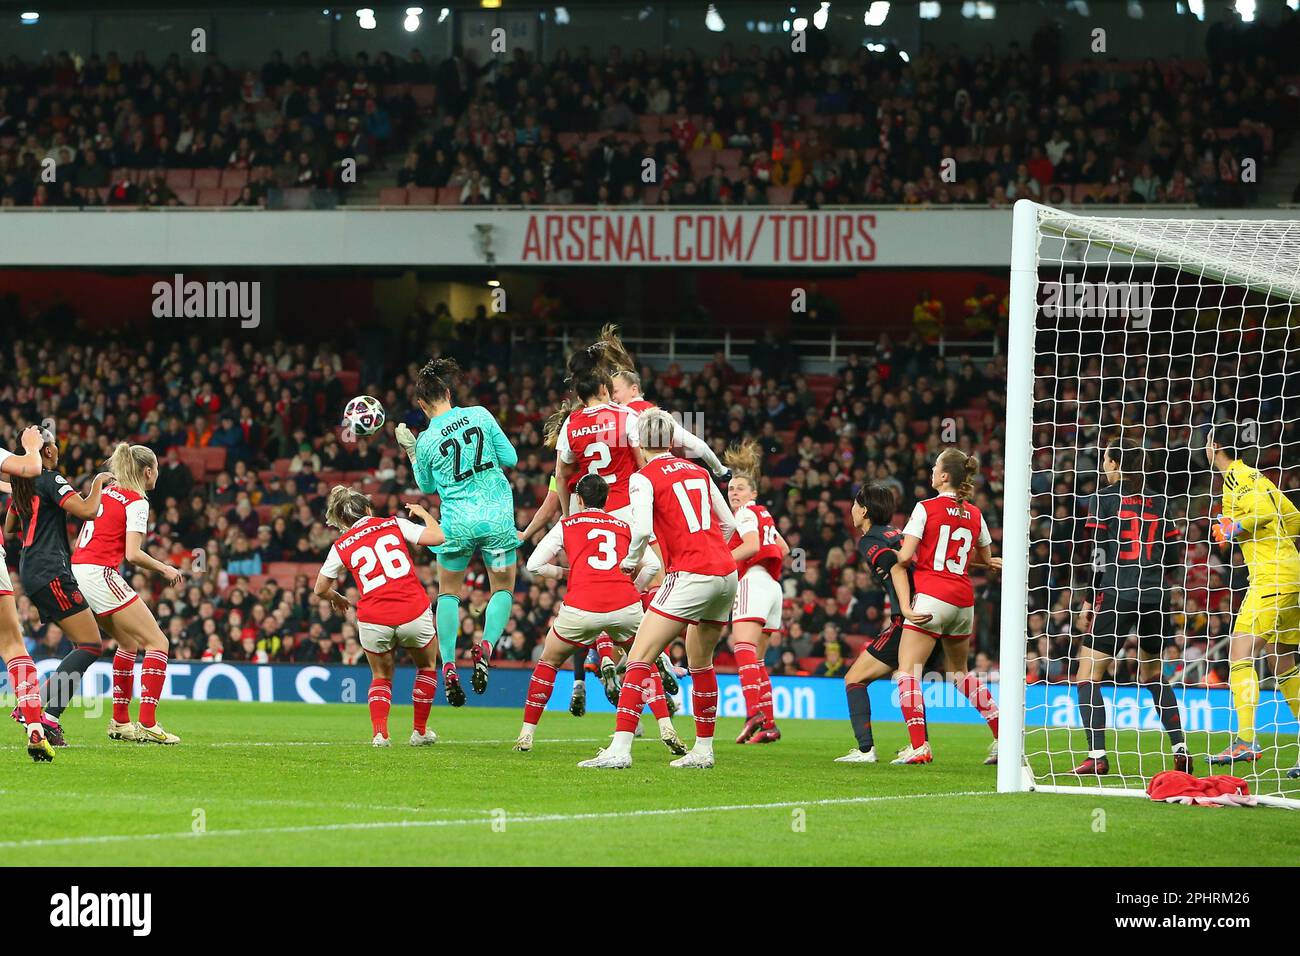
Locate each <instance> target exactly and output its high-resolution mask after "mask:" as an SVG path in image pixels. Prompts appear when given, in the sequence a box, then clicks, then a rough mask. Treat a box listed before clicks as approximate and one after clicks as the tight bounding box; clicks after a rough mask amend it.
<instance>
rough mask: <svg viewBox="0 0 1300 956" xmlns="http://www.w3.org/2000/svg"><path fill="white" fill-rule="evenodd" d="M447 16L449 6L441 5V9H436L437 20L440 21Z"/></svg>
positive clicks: (449, 11) (448, 14)
mask: <svg viewBox="0 0 1300 956" xmlns="http://www.w3.org/2000/svg"><path fill="white" fill-rule="evenodd" d="M449 16H451V7H443V8H442V9H441V10H439V11H438V22H439V23H442V22H443V21H444V20H446V19H447V18H448V17H449Z"/></svg>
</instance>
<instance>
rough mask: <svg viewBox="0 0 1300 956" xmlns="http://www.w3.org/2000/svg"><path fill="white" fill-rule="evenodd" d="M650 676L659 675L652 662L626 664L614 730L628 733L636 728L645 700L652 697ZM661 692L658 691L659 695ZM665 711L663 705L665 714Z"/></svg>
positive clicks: (652, 683) (652, 684)
mask: <svg viewBox="0 0 1300 956" xmlns="http://www.w3.org/2000/svg"><path fill="white" fill-rule="evenodd" d="M652 676H654V677H658V676H659V675H658V673H657V672H655V669H654V666H653V665H652V664H647V663H645V662H644V661H633V662H632V663H631V664H628V665H627V671H626V672H625V673H624V674H623V689H622V690H620V691H619V692H618V713H617V715H616V716H615V718H614V730H615V731H626V732H627V733H629V734H630V733H632V732H634V731H635V730H636V725H637V724H638V723H640V722H641V711H642V710H643V709H644V708H645V705H646V702H647V701H648V700H649V699H651V698H653V697H654V681H653V680H651V677H652ZM662 693H663V692H662V691H660V695H662ZM667 713H668V711H667V708H666V706H665V710H664V714H665V716H667Z"/></svg>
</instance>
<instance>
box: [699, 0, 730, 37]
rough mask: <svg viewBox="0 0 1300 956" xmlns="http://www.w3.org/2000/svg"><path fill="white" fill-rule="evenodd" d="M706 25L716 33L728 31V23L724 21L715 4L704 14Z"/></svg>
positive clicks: (710, 5)
mask: <svg viewBox="0 0 1300 956" xmlns="http://www.w3.org/2000/svg"><path fill="white" fill-rule="evenodd" d="M704 25H705V26H706V27H708V28H709V29H710V30H712V31H713V32H714V33H721V32H722V31H723V30H725V29H727V24H726V22H725V21H724V20H723V19H722V14H720V13H719V12H718V8H717V7H715V6H714V5H713V4H711V3H710V4H709V9H708V10H706V11H705V12H704Z"/></svg>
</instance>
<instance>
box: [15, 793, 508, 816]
mask: <svg viewBox="0 0 1300 956" xmlns="http://www.w3.org/2000/svg"><path fill="white" fill-rule="evenodd" d="M6 797H10V798H14V799H17V800H30V799H31V794H29V793H21V792H18V791H15V790H0V801H3V799H4V798H6ZM103 798H104V795H103V794H102V793H72V792H70V791H67V790H57V791H53V792H50V793H42V794H41V797H40V800H41V802H42V803H51V802H56V801H58V800H60V799H68V800H102V799H103ZM113 798H114V799H115V800H126V801H130V800H140V801H144V802H147V801H154V802H157V801H158V800H159V799H160V798H159V795H158V794H156V793H115V794H113ZM161 799H164V800H168V801H170V802H172V803H179V804H183V805H189V806H194V807H197V806H201V805H204V804H206V805H208V806H212V805H214V804H217V805H219V804H223V803H224V804H235V805H236V806H240V807H296V808H298V809H302V810H369V811H371V812H374V813H456V812H461V813H485V814H486V813H491V812H492V811H491V810H465V809H464V808H462V807H407V806H397V805H393V804H374V803H321V802H319V801H312V800H246V799H244V798H243V797H206V796H204V797H186V796H180V795H170V794H169V795H166V796H164V797H162V798H161Z"/></svg>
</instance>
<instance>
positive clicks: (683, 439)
mask: <svg viewBox="0 0 1300 956" xmlns="http://www.w3.org/2000/svg"><path fill="white" fill-rule="evenodd" d="M612 378H613V388H612V389H611V391H610V396H611V397H612V398H613V399H614V401H616V402H618V403H619V404H620V405H626V406H627V407H628V408H630V409H632V410H633V411H634V412H636V413H637V414H638V415H641V414H644V413H645V412H648V411H650V409H652V408H658V407H659V406H658V405H656V404H655V403H654V402H652V401H649V400H647V399H646V398H645V397H644V396H643V395H642V394H641V376H640V375H638V374H637V373H636V372H634V371H633V370H632V369H631V368H621V369H619V370H618V371H616V372H614V373H613V376H612ZM674 421H676V419H674ZM673 447H674V448H681V449H682V451H683V452H684V453H685V457H687V458H695V459H698V460H699V461H700V462H701V463H702V464H703V465H704V466H705V467H706V468H708V469H709V471H711V472H713V474H714V475H716V476H717V477H719V478H723V479H725V478H728V477H730V475H729V474H728V470H727V466H726V465H725V464H723V463H722V462H721V461H719V460H718V456H717V455H715V454H714V453H713V449H712V448H710V447H709V444H708V442H706V441H705V440H704V439H703V438H700V437H699V436H698V435H696V434H694V433H693V432H690V431H688V430H687V429H686V428H684V427H682V425H681V423H680V422H678V423H677V426H676V427H675V428H674V429H673Z"/></svg>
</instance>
